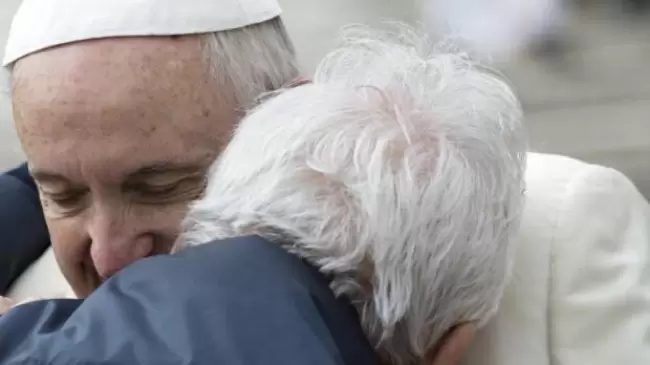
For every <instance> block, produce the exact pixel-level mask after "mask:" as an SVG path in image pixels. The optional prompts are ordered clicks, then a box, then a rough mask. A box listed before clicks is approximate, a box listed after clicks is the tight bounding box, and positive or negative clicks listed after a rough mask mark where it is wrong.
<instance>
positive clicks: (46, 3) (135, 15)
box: [2, 0, 281, 66]
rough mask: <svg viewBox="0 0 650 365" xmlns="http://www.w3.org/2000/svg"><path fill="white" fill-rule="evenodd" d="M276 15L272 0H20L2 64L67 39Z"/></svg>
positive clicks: (200, 28) (155, 32) (237, 23)
mask: <svg viewBox="0 0 650 365" xmlns="http://www.w3.org/2000/svg"><path fill="white" fill-rule="evenodd" d="M280 13H281V10H280V5H279V4H278V2H277V0H23V2H22V5H21V6H20V7H19V8H18V12H17V13H16V15H15V16H14V20H13V22H12V24H11V29H10V31H9V38H8V39H7V47H6V48H5V55H4V59H3V62H2V63H3V66H8V65H10V64H12V63H13V62H15V61H16V60H18V59H20V58H22V57H24V56H27V55H28V54H30V53H34V52H38V51H40V50H43V49H46V48H49V47H53V46H57V45H62V44H66V43H70V42H76V41H82V40H88V39H97V38H108V37H126V36H165V35H181V34H197V33H209V32H217V31H222V30H228V29H236V28H241V27H245V26H247V25H252V24H257V23H261V22H264V21H266V20H270V19H272V18H274V17H277V16H279V15H280Z"/></svg>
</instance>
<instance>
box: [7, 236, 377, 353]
mask: <svg viewBox="0 0 650 365" xmlns="http://www.w3.org/2000/svg"><path fill="white" fill-rule="evenodd" d="M328 284H329V282H328V280H327V278H326V277H324V276H323V275H322V274H320V273H319V272H318V271H317V270H315V269H314V268H313V267H311V266H310V265H308V264H307V263H305V262H303V261H302V260H300V259H298V258H297V257H295V256H293V255H290V254H288V253H287V252H285V251H284V250H283V249H281V248H280V247H279V246H277V245H275V244H273V243H270V242H268V241H265V240H263V239H261V238H259V237H242V238H237V239H230V240H225V241H217V242H213V243H210V244H206V245H203V246H199V247H195V248H191V249H188V250H186V251H183V252H182V253H180V254H178V255H173V256H157V257H153V258H149V259H144V260H141V261H140V262H138V263H136V264H134V265H132V266H130V267H128V268H127V269H125V270H123V271H122V272H120V273H118V274H117V275H116V276H114V277H112V278H111V279H110V280H108V281H107V282H105V283H104V284H103V285H102V286H101V287H100V288H99V289H98V290H97V291H96V292H94V293H93V294H92V295H91V296H90V297H89V298H87V299H86V300H85V301H81V300H53V301H41V302H34V303H30V304H25V305H22V306H18V307H16V308H14V309H12V310H11V311H10V312H9V313H7V314H5V315H4V316H2V317H0V364H2V365H19V364H20V365H30V364H31V365H43V364H48V365H71V364H75V365H82V364H83V365H109V364H111V365H114V364H138V365H146V364H151V365H166V364H179V365H180V364H182V365H189V364H197V365H198V364H206V365H207V364H210V365H213V364H228V365H238V364H247V365H248V364H250V365H255V364H265V365H267V364H279V365H280V364H281V365H291V364H300V365H330V364H353V365H365V364H375V363H376V359H375V354H374V351H373V349H372V347H371V346H370V345H369V343H368V342H367V341H366V338H365V336H364V333H363V331H362V330H361V327H360V325H359V320H358V318H357V315H356V312H355V310H354V309H353V307H352V306H351V304H350V303H349V302H348V301H347V300H346V299H343V298H338V299H337V298H335V297H334V295H333V293H332V291H331V290H330V289H329V286H328Z"/></svg>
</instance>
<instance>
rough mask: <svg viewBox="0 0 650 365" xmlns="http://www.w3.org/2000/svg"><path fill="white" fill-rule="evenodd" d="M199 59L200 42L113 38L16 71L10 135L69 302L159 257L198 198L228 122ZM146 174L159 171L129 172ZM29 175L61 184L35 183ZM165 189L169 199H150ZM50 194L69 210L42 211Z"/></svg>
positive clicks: (222, 98)
mask: <svg viewBox="0 0 650 365" xmlns="http://www.w3.org/2000/svg"><path fill="white" fill-rule="evenodd" d="M203 53H204V51H203V46H202V42H201V41H200V37H199V36H185V37H176V38H173V39H172V38H170V37H158V38H152V37H142V38H119V39H117V38H114V39H102V40H92V41H84V42H78V43H73V44H69V45H65V46H60V47H55V48H52V49H49V50H46V51H43V52H39V53H36V54H33V55H30V56H28V57H25V58H24V59H22V60H20V61H19V62H18V63H17V64H16V65H15V68H14V73H13V103H14V113H15V115H14V119H15V123H16V129H17V131H18V135H19V137H20V140H21V143H22V145H23V149H24V150H25V153H26V155H27V158H28V161H29V163H30V169H31V170H32V171H33V172H34V173H35V175H36V176H35V177H36V178H37V184H38V185H39V189H40V191H41V200H42V201H43V207H44V211H45V215H46V220H47V223H48V228H49V230H50V234H51V238H52V244H53V248H54V250H55V252H56V254H57V255H56V256H57V260H58V261H59V264H60V266H61V268H62V271H63V273H64V275H65V276H66V279H68V281H69V282H70V284H71V285H72V287H73V289H74V290H75V292H76V293H77V295H79V296H81V297H84V296H86V295H88V294H89V293H90V292H92V290H94V288H95V287H96V285H97V283H98V282H100V281H101V280H102V278H105V277H107V276H110V275H112V274H113V273H114V272H115V270H119V269H121V268H122V267H124V266H125V265H126V264H128V262H129V261H134V260H137V259H138V258H141V257H144V256H148V255H149V254H161V253H167V252H169V250H170V248H171V246H172V245H173V242H174V241H175V238H176V236H177V234H178V223H179V222H180V221H181V219H182V217H183V216H184V214H185V212H186V211H187V205H188V203H189V202H190V201H192V200H194V199H195V198H196V197H198V196H199V194H200V192H201V191H202V188H203V185H204V181H203V175H202V174H203V173H204V171H205V170H206V169H207V167H208V166H209V164H210V163H211V162H212V161H213V159H214V158H215V157H216V155H217V154H218V153H219V152H220V150H221V149H222V145H223V144H224V142H225V141H227V140H228V139H229V137H230V134H231V130H232V127H233V124H234V123H235V122H236V121H237V120H238V115H237V113H236V111H235V109H236V108H237V105H236V104H235V103H233V102H232V97H230V96H229V95H228V94H229V93H228V92H227V90H226V89H224V88H223V87H215V85H216V83H215V82H214V80H215V79H214V78H212V77H209V74H207V72H208V67H206V63H205V57H204V54H203ZM147 166H154V167H155V166H158V167H159V168H158V169H156V168H153V169H149V170H150V173H148V174H136V173H135V172H136V171H138V170H139V169H142V168H146V167H147ZM161 166H162V167H161ZM161 169H162V171H158V170H161ZM39 172H42V173H43V174H45V175H47V173H55V175H60V176H56V177H57V179H58V180H56V182H53V181H51V179H41V180H39V179H38V177H39ZM175 184H178V187H177V188H175V190H173V193H170V194H167V195H164V196H158V195H155V194H153V193H149V191H157V190H160V189H159V188H158V187H159V186H162V187H163V188H162V191H165V190H166V189H165V186H172V187H175V186H176V185H175ZM73 192H74V194H73ZM54 195H70V196H71V197H73V198H74V200H72V199H71V201H73V202H74V209H62V208H61V207H62V205H61V203H53V202H52V199H53V196H54Z"/></svg>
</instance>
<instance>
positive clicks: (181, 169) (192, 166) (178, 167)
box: [30, 158, 212, 185]
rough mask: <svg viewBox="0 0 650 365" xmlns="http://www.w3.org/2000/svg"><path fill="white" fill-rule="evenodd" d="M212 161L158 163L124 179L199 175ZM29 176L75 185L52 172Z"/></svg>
mask: <svg viewBox="0 0 650 365" xmlns="http://www.w3.org/2000/svg"><path fill="white" fill-rule="evenodd" d="M211 161H212V159H209V158H203V159H200V160H198V161H196V162H191V163H179V162H159V163H154V164H151V165H147V166H143V167H140V168H138V169H137V170H135V171H133V172H131V173H129V174H128V175H127V177H126V180H127V181H129V180H145V179H147V178H151V177H154V176H159V175H165V174H178V175H183V174H196V173H201V172H203V171H204V170H205V169H207V168H208V167H209V166H210V163H211ZM30 174H31V175H32V177H33V178H34V180H36V181H38V182H39V183H54V184H56V183H64V184H69V185H75V183H74V182H73V181H72V180H70V179H69V178H67V177H65V176H63V175H62V174H59V173H56V172H54V171H48V170H43V169H33V170H30Z"/></svg>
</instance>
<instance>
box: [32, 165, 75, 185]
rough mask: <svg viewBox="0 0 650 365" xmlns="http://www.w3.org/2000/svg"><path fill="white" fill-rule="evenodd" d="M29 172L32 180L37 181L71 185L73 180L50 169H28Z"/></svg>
mask: <svg viewBox="0 0 650 365" xmlns="http://www.w3.org/2000/svg"><path fill="white" fill-rule="evenodd" d="M29 174H30V175H32V177H33V178H34V180H36V181H38V182H39V183H65V184H71V185H72V184H73V182H72V181H71V180H70V179H68V178H67V177H65V176H63V175H61V174H58V173H56V172H52V171H47V170H41V169H34V170H30V171H29Z"/></svg>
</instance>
